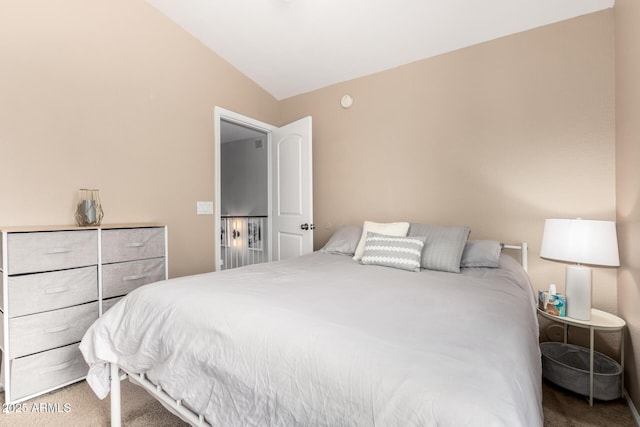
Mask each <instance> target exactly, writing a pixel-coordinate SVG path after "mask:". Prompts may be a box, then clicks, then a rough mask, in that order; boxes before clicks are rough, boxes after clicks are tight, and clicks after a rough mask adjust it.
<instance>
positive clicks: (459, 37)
mask: <svg viewBox="0 0 640 427" xmlns="http://www.w3.org/2000/svg"><path fill="white" fill-rule="evenodd" d="M147 1H148V2H149V3H150V4H151V5H153V6H155V7H156V8H158V9H159V10H160V11H161V12H163V13H164V14H165V15H167V16H168V17H169V18H170V19H172V20H173V21H175V22H176V23H177V24H178V25H180V26H181V27H183V28H184V29H185V30H186V31H188V32H189V33H191V34H192V35H194V36H195V37H196V38H198V39H199V40H201V41H202V43H204V44H205V45H206V46H208V47H209V48H210V49H211V50H213V51H214V52H216V53H217V54H218V55H220V56H221V57H222V58H224V59H226V60H227V61H228V62H230V63H231V64H232V65H233V66H235V67H236V68H237V69H238V70H240V71H241V72H242V73H244V74H245V75H247V76H248V77H249V78H251V79H252V80H253V81H255V82H256V83H257V84H258V85H260V86H261V87H263V88H264V89H265V90H267V91H268V92H269V93H271V94H272V95H273V96H274V97H275V98H277V99H284V98H288V97H291V96H294V95H298V94H301V93H305V92H309V91H312V90H315V89H319V88H321V87H325V86H329V85H332V84H335V83H338V82H342V81H346V80H350V79H353V78H356V77H361V76H365V75H368V74H372V73H375V72H378V71H382V70H387V69H390V68H394V67H397V66H399V65H403V64H408V63H410V62H414V61H418V60H420V59H424V58H428V57H431V56H434V55H439V54H442V53H445V52H450V51H452V50H456V49H460V48H463V47H466V46H470V45H474V44H477V43H481V42H484V41H487V40H492V39H495V38H498V37H502V36H506V35H509V34H513V33H517V32H520V31H525V30H528V29H531V28H536V27H540V26H543V25H547V24H551V23H553V22H558V21H562V20H565V19H570V18H573V17H576V16H580V15H584V14H587V13H591V12H595V11H598V10H602V9H606V8H610V7H612V6H613V2H614V0H482V1H480V0H147Z"/></svg>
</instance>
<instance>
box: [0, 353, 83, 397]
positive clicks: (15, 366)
mask: <svg viewBox="0 0 640 427" xmlns="http://www.w3.org/2000/svg"><path fill="white" fill-rule="evenodd" d="M78 345H79V344H72V345H68V346H66V347H60V348H56V349H54V350H49V351H45V352H43V353H37V354H34V355H31V356H26V357H21V358H19V359H13V360H11V361H10V364H11V400H16V399H20V398H22V397H25V396H28V395H30V394H34V393H37V392H39V391H42V390H46V389H49V388H53V387H56V386H59V385H62V384H65V383H68V382H72V381H75V380H80V379H82V378H83V377H85V376H86V375H87V372H88V371H89V367H88V366H87V364H86V363H85V361H84V359H83V357H82V353H80V350H79V348H78Z"/></svg>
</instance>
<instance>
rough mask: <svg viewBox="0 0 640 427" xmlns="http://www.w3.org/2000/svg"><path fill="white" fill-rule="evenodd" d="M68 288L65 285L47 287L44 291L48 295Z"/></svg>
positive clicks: (65, 290) (59, 292)
mask: <svg viewBox="0 0 640 427" xmlns="http://www.w3.org/2000/svg"><path fill="white" fill-rule="evenodd" d="M68 290H69V288H68V287H66V286H62V287H60V288H48V289H45V291H44V293H45V294H47V295H49V294H61V293H62V292H67V291H68Z"/></svg>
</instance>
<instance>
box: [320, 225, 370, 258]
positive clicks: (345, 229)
mask: <svg viewBox="0 0 640 427" xmlns="http://www.w3.org/2000/svg"><path fill="white" fill-rule="evenodd" d="M361 236H362V227H358V226H356V225H342V226H340V227H339V228H338V229H337V230H336V232H335V233H333V236H331V238H330V239H329V241H328V242H327V244H326V245H324V247H323V248H322V249H320V252H324V253H329V254H338V255H349V256H353V254H354V253H355V251H356V247H357V246H358V242H359V241H360V237H361Z"/></svg>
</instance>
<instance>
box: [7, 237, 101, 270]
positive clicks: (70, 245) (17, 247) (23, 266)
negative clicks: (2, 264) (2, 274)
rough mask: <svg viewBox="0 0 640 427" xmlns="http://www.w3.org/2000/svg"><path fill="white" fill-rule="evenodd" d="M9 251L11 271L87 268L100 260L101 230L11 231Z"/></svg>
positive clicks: (8, 262)
mask: <svg viewBox="0 0 640 427" xmlns="http://www.w3.org/2000/svg"><path fill="white" fill-rule="evenodd" d="M7 252H8V253H7V254H6V255H5V256H7V257H8V259H7V264H8V269H9V274H24V273H35V272H39V271H52V270H61V269H65V268H74V267H84V266H87V265H93V264H97V263H98V232H97V231H96V230H79V231H41V232H35V233H9V234H8V237H7Z"/></svg>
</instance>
